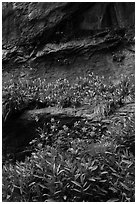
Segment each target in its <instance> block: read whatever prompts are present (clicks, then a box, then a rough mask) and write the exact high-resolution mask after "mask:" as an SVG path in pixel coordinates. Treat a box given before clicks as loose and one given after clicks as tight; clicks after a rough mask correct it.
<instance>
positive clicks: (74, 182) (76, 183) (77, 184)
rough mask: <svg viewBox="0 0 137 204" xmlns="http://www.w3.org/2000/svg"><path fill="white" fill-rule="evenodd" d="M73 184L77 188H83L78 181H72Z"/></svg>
mask: <svg viewBox="0 0 137 204" xmlns="http://www.w3.org/2000/svg"><path fill="white" fill-rule="evenodd" d="M71 182H72V183H73V184H75V185H76V186H78V187H80V188H82V186H81V185H80V184H79V183H78V182H77V181H71Z"/></svg>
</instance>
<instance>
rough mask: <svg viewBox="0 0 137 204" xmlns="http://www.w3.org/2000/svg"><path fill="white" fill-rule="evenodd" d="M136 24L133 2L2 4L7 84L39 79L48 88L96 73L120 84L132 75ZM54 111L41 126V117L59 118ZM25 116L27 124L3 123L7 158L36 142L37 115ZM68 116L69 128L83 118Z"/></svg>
mask: <svg viewBox="0 0 137 204" xmlns="http://www.w3.org/2000/svg"><path fill="white" fill-rule="evenodd" d="M134 18H135V3H130V2H128V3H118V2H113V3H112V2H111V3H109V2H105V3H96V2H89V3H88V2H86V3H83V2H79V3H72V2H61V3H59V2H53V3H52V2H49V3H48V2H45V3H43V2H15V3H13V2H5V3H3V4H2V46H3V66H2V68H3V84H4V83H7V81H9V80H10V79H12V80H13V81H14V82H15V84H16V81H18V79H21V80H22V81H26V80H32V79H36V78H40V79H43V78H44V80H45V82H46V83H49V82H53V81H55V80H57V79H58V78H67V79H68V80H69V81H70V82H74V81H75V79H76V77H78V76H82V77H83V76H85V75H86V74H87V73H88V74H90V73H92V72H93V73H94V74H96V75H104V76H105V77H106V79H107V78H108V77H109V76H114V79H115V78H116V79H117V81H119V80H118V78H119V75H120V74H121V73H124V74H125V73H126V74H130V73H132V74H134V68H135V66H134V52H135V50H134V23H135V19H134ZM132 31H133V32H132ZM121 45H122V46H121ZM120 46H121V47H122V49H121V47H120ZM128 46H129V47H128ZM115 48H117V49H115ZM119 48H120V49H119ZM5 96H6V97H7V98H8V96H7V92H6V93H5V94H4V93H3V103H5V101H6V99H5V98H6V97H5ZM7 101H9V98H8V99H7ZM35 105H36V104H35ZM39 108H40V107H39ZM54 108H56V107H54ZM54 108H53V110H50V112H49V110H48V109H44V110H43V109H42V119H41V124H43V114H44V117H45V115H46V116H47V115H48V114H49V117H51V116H55V114H54ZM29 109H30V104H29ZM3 110H4V109H3ZM23 111H24V110H23ZM35 111H36V110H34V112H35ZM44 111H45V112H44ZM69 111H70V110H69ZM79 111H81V110H79ZM82 111H83V110H82ZM86 111H87V112H89V107H88V108H87V109H86ZM86 111H85V112H84V111H83V113H84V115H86ZM3 112H4V111H3ZM27 113H29V114H28V115H29V117H28V118H27V117H26V116H27V114H26V113H25V111H24V113H23V112H22V111H21V113H19V114H26V115H25V118H21V117H19V116H20V115H18V114H17V115H18V116H17V115H16V116H15V115H14V117H13V118H12V117H11V119H9V121H6V122H5V123H3V144H4V145H3V147H4V148H5V150H4V151H5V152H8V151H9V152H14V153H16V152H15V151H17V153H18V152H21V151H22V150H24V147H25V146H26V144H28V142H29V141H30V140H31V139H32V138H33V137H35V134H36V128H37V123H36V121H35V120H32V121H29V118H30V113H33V110H32V112H27ZM38 113H39V110H38ZM57 114H58V116H57V117H59V118H60V115H61V117H62V115H63V114H64V112H63V113H60V110H59V111H57ZM34 115H35V114H34ZM68 115H69V113H68V112H67V113H66V112H65V116H64V115H63V121H64V118H66V121H67V123H68V122H69V121H70V119H75V120H77V118H78V117H82V116H81V115H79V114H72V113H71V114H70V116H69V117H68ZM36 116H37V112H36ZM83 117H85V116H83ZM86 117H87V116H86ZM44 120H45V118H44ZM46 120H47V118H46ZM8 148H9V149H8ZM4 154H6V153H4Z"/></svg>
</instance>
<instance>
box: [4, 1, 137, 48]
mask: <svg viewBox="0 0 137 204" xmlns="http://www.w3.org/2000/svg"><path fill="white" fill-rule="evenodd" d="M134 14H135V6H134V3H117V2H116V3H95V2H93V3H92V2H90V3H87V2H86V3H83V2H82V3H71V2H68V3H67V2H61V3H59V2H53V3H52V2H49V3H48V2H44V3H42V2H31V3H30V2H23V3H22V2H21V3H20V2H15V3H13V2H5V3H3V4H2V20H3V25H2V31H3V37H2V39H3V46H4V47H8V46H10V47H11V46H13V45H23V46H26V47H27V49H28V47H29V48H30V50H31V49H32V47H35V46H36V45H43V43H44V44H46V43H47V42H50V41H56V42H57V41H60V40H62V39H64V38H66V39H65V40H69V39H70V38H72V37H73V36H76V35H78V33H82V32H84V31H87V30H88V31H95V30H98V29H105V28H106V27H109V28H110V27H116V26H118V27H128V26H132V25H134V21H135V20H134Z"/></svg>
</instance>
